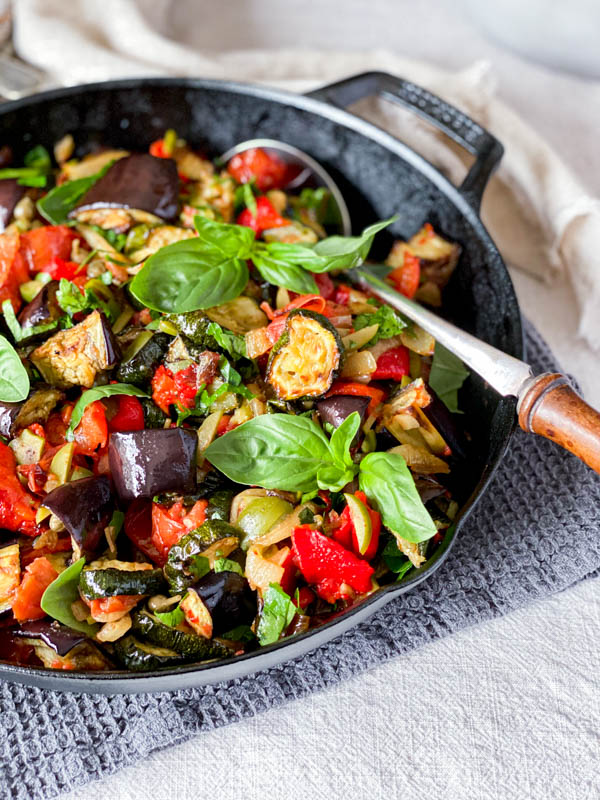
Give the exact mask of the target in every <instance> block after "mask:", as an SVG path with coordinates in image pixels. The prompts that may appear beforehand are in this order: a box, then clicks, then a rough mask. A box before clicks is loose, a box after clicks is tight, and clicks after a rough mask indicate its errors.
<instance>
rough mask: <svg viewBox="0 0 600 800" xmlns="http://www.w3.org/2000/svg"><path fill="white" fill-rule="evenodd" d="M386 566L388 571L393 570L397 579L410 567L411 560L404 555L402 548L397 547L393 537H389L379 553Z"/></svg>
mask: <svg viewBox="0 0 600 800" xmlns="http://www.w3.org/2000/svg"><path fill="white" fill-rule="evenodd" d="M381 557H382V558H383V560H384V562H385V564H386V566H387V567H388V569H389V570H390V572H395V573H396V575H397V576H398V577H397V578H396V580H397V581H399V580H401V579H402V578H403V577H404V576H405V575H406V573H407V572H408V570H409V569H411V567H412V562H411V561H410V560H409V559H408V558H407V557H406V556H405V555H404V553H403V552H402V550H400V548H399V547H398V544H397V542H396V540H395V539H390V540H389V542H388V543H387V544H386V546H385V547H384V548H383V552H382V553H381Z"/></svg>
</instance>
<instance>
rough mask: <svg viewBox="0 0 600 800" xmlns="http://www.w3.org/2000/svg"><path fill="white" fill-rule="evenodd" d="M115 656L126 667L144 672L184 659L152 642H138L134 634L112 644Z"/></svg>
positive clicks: (177, 662) (178, 654)
mask: <svg viewBox="0 0 600 800" xmlns="http://www.w3.org/2000/svg"><path fill="white" fill-rule="evenodd" d="M114 648H115V656H116V657H117V659H118V661H119V662H120V663H121V664H122V665H123V666H124V667H126V668H127V669H132V670H135V671H136V672H145V671H147V670H151V669H160V668H161V667H168V666H171V665H173V664H179V663H181V662H182V661H183V660H184V659H183V656H182V655H181V654H180V653H176V652H175V651H174V650H169V649H168V648H166V647H160V646H157V645H154V644H146V642H140V641H139V639H136V638H135V636H132V635H129V636H124V637H123V638H122V639H117V641H116V642H115V644H114Z"/></svg>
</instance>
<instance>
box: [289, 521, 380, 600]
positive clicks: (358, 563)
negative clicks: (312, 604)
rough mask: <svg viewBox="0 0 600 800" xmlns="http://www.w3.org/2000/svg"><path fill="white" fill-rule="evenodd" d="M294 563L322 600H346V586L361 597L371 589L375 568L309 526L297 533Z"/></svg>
mask: <svg viewBox="0 0 600 800" xmlns="http://www.w3.org/2000/svg"><path fill="white" fill-rule="evenodd" d="M292 543H293V552H294V559H295V561H296V563H297V565H298V568H299V569H300V572H301V573H302V575H303V577H304V578H305V580H306V582H307V583H309V584H311V585H313V586H314V587H315V588H316V591H317V594H318V595H319V597H322V598H323V599H324V600H326V601H327V602H328V603H332V602H334V601H335V600H338V599H340V598H342V597H344V592H343V590H342V588H341V587H342V584H346V585H347V586H350V587H351V588H352V589H353V590H354V591H355V592H357V593H358V594H364V593H365V592H368V591H369V590H370V589H371V577H372V575H373V572H374V570H373V567H372V566H371V565H370V564H368V563H367V562H366V561H365V560H364V559H362V558H357V557H356V556H355V555H354V553H351V552H350V551H348V550H346V548H345V547H342V545H341V544H339V542H336V541H334V540H333V539H329V538H328V537H327V536H325V535H324V534H323V533H320V532H319V531H316V530H312V529H311V528H309V527H308V526H301V527H298V528H295V529H294V532H293V534H292Z"/></svg>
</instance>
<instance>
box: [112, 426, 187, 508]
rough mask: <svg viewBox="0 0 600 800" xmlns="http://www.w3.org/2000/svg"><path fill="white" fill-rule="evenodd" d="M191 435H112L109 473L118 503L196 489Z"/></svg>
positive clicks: (170, 432) (171, 432)
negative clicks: (110, 473)
mask: <svg viewBox="0 0 600 800" xmlns="http://www.w3.org/2000/svg"><path fill="white" fill-rule="evenodd" d="M197 444H198V437H197V435H196V432H195V431H190V430H185V429H182V428H169V429H166V430H165V429H163V430H160V429H154V430H142V431H131V432H129V433H113V434H112V435H111V437H110V442H109V446H108V458H109V463H110V469H111V472H112V476H113V480H114V482H115V488H116V490H117V494H118V495H119V497H120V498H121V500H133V499H134V498H136V497H154V495H155V494H160V493H161V492H172V491H175V492H182V493H185V492H191V491H192V490H193V489H194V487H195V485H196V448H197Z"/></svg>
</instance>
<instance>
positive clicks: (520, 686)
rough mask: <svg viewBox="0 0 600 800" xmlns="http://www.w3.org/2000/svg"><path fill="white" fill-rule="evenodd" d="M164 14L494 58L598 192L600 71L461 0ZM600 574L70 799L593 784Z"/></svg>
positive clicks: (228, 28) (590, 378)
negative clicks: (557, 59)
mask: <svg viewBox="0 0 600 800" xmlns="http://www.w3.org/2000/svg"><path fill="white" fill-rule="evenodd" d="M548 5H552V0H548ZM207 6H210V8H211V11H210V13H208V14H207V13H206V12H207ZM571 6H572V7H573V10H574V15H576V14H577V10H576V7H577V3H572V4H571ZM161 14H162V11H161ZM574 19H575V17H574ZM161 24H162V25H163V26H166V27H167V32H170V34H171V35H173V36H175V37H178V38H181V39H182V40H183V41H186V42H187V43H191V44H195V45H197V46H198V47H201V48H202V49H204V50H206V49H213V50H214V49H221V50H222V49H228V48H235V49H239V48H244V47H253V46H254V47H265V46H275V45H277V46H319V47H323V48H325V49H327V48H329V47H331V48H334V49H341V48H344V49H354V48H356V49H359V48H360V49H362V48H364V49H372V48H374V47H382V48H387V49H392V50H395V51H396V52H398V53H400V54H404V55H408V56H415V57H420V58H424V59H429V60H431V61H433V62H434V63H436V64H438V65H440V66H447V67H450V68H461V67H465V66H467V65H469V64H470V63H471V62H472V61H473V60H475V59H478V58H482V57H484V58H488V59H489V60H490V61H491V62H492V64H493V67H494V73H495V74H496V76H497V79H498V83H499V94H500V96H501V97H503V99H505V100H506V101H507V102H508V103H510V104H511V105H512V106H513V107H514V108H515V110H517V111H518V112H519V113H520V114H521V115H522V116H523V117H524V118H525V119H526V120H527V121H528V122H529V123H530V124H532V125H533V126H534V127H535V128H536V129H537V130H538V131H539V132H540V133H541V134H542V135H543V136H544V137H545V138H546V139H547V140H548V141H549V142H550V143H551V144H552V145H553V146H554V147H555V148H556V150H557V151H558V152H559V153H560V154H561V155H562V157H563V158H564V159H565V160H566V161H567V162H568V163H569V164H570V165H571V167H572V168H573V169H574V171H575V172H576V173H577V174H578V175H579V177H580V178H581V179H582V181H583V182H584V183H585V184H586V185H587V187H588V189H589V190H590V191H592V192H593V193H595V194H597V195H600V147H599V146H598V142H599V139H598V135H599V131H600V83H598V82H596V83H594V82H592V81H586V80H583V79H577V78H574V77H572V76H568V75H566V74H563V73H558V72H552V71H551V70H548V69H546V68H543V67H539V66H536V65H534V64H532V63H528V62H526V61H524V60H522V59H520V58H518V57H516V56H513V55H511V54H510V53H508V52H507V51H506V50H504V49H503V48H501V47H499V46H496V45H493V44H491V43H490V42H489V41H487V40H486V39H485V38H484V37H483V36H482V35H481V34H480V33H479V32H478V31H477V30H476V29H475V28H474V27H473V26H472V25H471V24H470V23H469V21H468V19H467V18H466V12H465V10H464V8H463V6H462V4H461V2H453V3H450V2H448V3H445V2H442V1H441V0H425V2H419V0H413V2H406V1H405V0H401V1H399V0H396V2H393V0H369V1H367V0H344V2H343V3H341V2H340V0H319V1H318V2H317V0H304V1H303V2H302V3H294V4H292V3H290V2H281V0H254V2H252V0H228V2H224V1H223V0H221V2H218V3H216V2H214V3H212V5H211V4H207V3H202V4H199V3H193V2H188V0H178V2H177V3H176V4H175V11H174V13H172V14H170V15H169V17H168V18H167V19H164V18H163V19H162V20H161ZM581 24H584V25H585V24H586V22H585V19H582V20H581ZM513 277H514V280H515V284H516V288H517V292H518V294H519V297H520V300H521V303H522V307H523V309H524V311H525V313H526V314H527V315H528V316H529V318H530V319H532V320H533V322H534V323H535V324H536V325H537V327H538V328H539V329H540V330H541V331H542V333H543V334H544V335H545V336H546V338H547V339H548V341H549V342H550V344H551V346H552V347H553V349H554V351H555V352H556V354H557V355H558V357H559V359H560V360H561V361H562V364H563V366H564V367H565V369H567V370H568V371H570V372H571V373H573V374H575V375H576V377H577V378H578V379H579V381H580V382H581V384H582V385H583V386H584V389H585V392H586V395H587V397H588V399H590V400H591V401H592V402H594V403H595V404H596V405H598V406H600V377H599V371H598V357H597V355H594V354H593V353H592V351H590V350H589V348H587V347H586V346H584V345H582V344H581V342H579V341H578V340H577V337H576V313H575V306H574V301H573V297H572V293H571V291H570V289H568V288H567V287H566V286H564V285H561V286H555V287H552V288H549V287H547V286H545V285H542V284H539V283H537V282H536V281H534V280H533V279H531V278H529V277H527V276H525V275H523V274H513ZM557 535H560V532H557ZM599 589H600V581H598V580H595V581H587V582H585V583H583V584H581V585H580V586H578V587H576V588H573V589H571V590H569V591H567V592H564V593H563V594H561V595H558V596H555V597H552V598H549V599H547V600H544V601H541V602H538V603H536V604H534V605H532V606H530V607H529V608H527V609H523V610H521V611H519V612H516V613H513V614H511V615H509V616H507V617H505V618H503V619H499V620H496V621H494V622H490V623H487V624H485V625H480V626H478V627H476V628H473V629H470V630H467V631H464V632H462V633H460V634H457V635H455V636H453V637H451V638H449V639H445V640H442V641H439V642H436V643H434V644H432V645H429V646H427V647H425V648H423V649H422V650H420V651H418V652H415V653H412V654H411V655H409V656H407V657H404V658H399V659H396V660H395V661H393V662H391V663H389V664H386V665H383V666H381V667H379V668H377V669H374V670H372V671H370V672H369V673H367V674H363V675H360V676H358V677H357V678H355V679H354V680H352V681H350V682H347V683H345V684H343V685H341V686H339V687H337V688H335V689H332V690H330V691H328V692H326V693H323V694H319V695H314V696H311V697H309V698H306V699H304V700H301V701H298V702H296V703H293V704H292V705H289V706H287V707H286V708H284V709H280V710H277V711H272V712H268V713H266V714H263V715H261V716H259V717H256V718H255V719H252V720H248V721H245V722H242V723H239V724H237V725H233V726H229V727H227V728H224V729H222V730H220V731H216V732H213V733H210V734H206V735H204V736H201V737H198V738H196V739H194V740H192V741H191V742H188V743H187V744H183V745H180V746H178V747H175V748H170V749H168V750H166V751H163V752H159V753H156V754H154V755H152V756H151V757H150V758H148V759H146V760H145V761H144V762H142V763H140V764H139V765H137V766H135V767H132V768H129V769H127V770H124V771H122V772H120V773H118V774H117V775H115V776H113V777H111V778H108V779H106V780H104V781H102V782H100V783H96V784H92V785H90V786H88V787H85V788H84V789H81V790H77V791H74V792H72V793H70V794H68V795H64V800H67V799H68V800H75V798H77V800H100V798H102V800H104V799H105V798H111V799H112V800H137V799H138V798H140V799H141V798H150V797H152V798H155V799H156V800H171V798H173V800H175V798H176V799H177V800H181V798H188V797H190V798H191V797H193V798H195V799H196V800H202V798H208V797H210V798H212V797H215V796H217V797H219V798H220V799H221V800H228V798H234V797H236V798H237V797H240V796H241V797H243V798H245V800H259V799H260V800H264V798H267V797H269V798H275V800H287V798H297V797H306V798H311V800H312V798H326V799H327V800H338V798H359V797H360V798H369V800H379V798H385V800H391V798H400V797H402V798H421V797H427V798H428V799H429V800H437V798H440V800H441V799H442V798H444V800H448V799H449V800H463V798H464V800H467V799H468V800H476V799H477V800H478V799H479V798H481V800H496V798H497V799H498V800H506V798H511V800H513V799H515V798H528V799H529V798H532V799H534V798H535V799H536V800H537V798H539V800H549V798H561V799H562V800H571V798H572V799H573V800H575V798H577V800H585V799H586V798H589V800H591V799H592V798H597V797H599V796H600V782H599V779H598V762H599V756H600V749H599V745H598V719H599V711H600V693H599V691H598V677H599V674H600V673H599V666H600V663H599V661H600V657H599V650H600V648H599V645H600V635H599V624H600V591H599Z"/></svg>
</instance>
